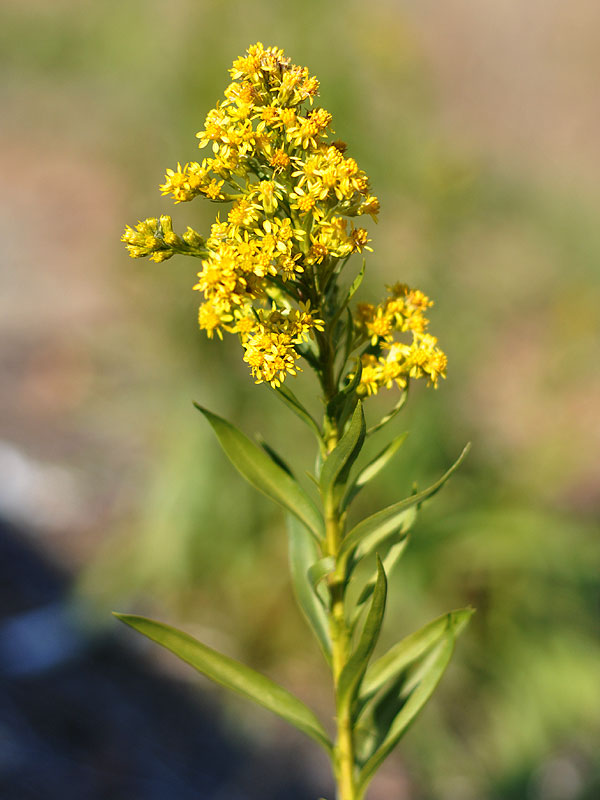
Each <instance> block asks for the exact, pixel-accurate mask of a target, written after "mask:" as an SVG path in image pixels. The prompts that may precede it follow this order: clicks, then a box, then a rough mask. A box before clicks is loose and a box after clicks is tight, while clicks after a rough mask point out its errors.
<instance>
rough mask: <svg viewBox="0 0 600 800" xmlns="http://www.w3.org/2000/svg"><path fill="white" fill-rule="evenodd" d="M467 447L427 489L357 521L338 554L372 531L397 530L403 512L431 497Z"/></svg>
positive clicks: (382, 532)
mask: <svg viewBox="0 0 600 800" xmlns="http://www.w3.org/2000/svg"><path fill="white" fill-rule="evenodd" d="M469 449H470V445H467V446H466V447H465V448H464V450H463V451H462V453H461V454H460V456H459V457H458V459H457V460H456V461H455V463H454V464H453V465H452V466H451V467H450V469H449V470H448V471H447V472H446V473H445V474H444V475H442V477H441V478H440V479H439V480H438V481H436V482H435V483H434V484H433V485H432V486H430V487H429V488H428V489H424V490H423V491H422V492H417V493H416V494H413V495H412V496H411V497H407V498H406V499H405V500H401V501H400V502H399V503H394V504H393V505H391V506H388V508H384V509H383V510H382V511H378V512H377V513H375V514H372V515H371V516H370V517H367V518H366V519H364V520H363V521H362V522H359V523H358V525H356V526H355V527H354V528H353V529H352V530H351V531H350V532H349V533H348V535H347V536H346V537H345V538H344V540H343V542H342V545H341V548H340V555H343V554H346V553H349V552H351V551H352V550H353V549H354V548H355V547H357V545H359V544H360V543H361V542H362V541H363V540H364V539H365V538H366V537H367V536H369V535H370V534H372V533H375V532H377V535H378V536H380V537H384V536H385V535H387V533H388V532H389V533H392V532H394V531H395V530H397V528H398V527H399V525H400V524H401V523H402V519H403V516H404V514H405V512H406V511H407V510H408V509H409V508H411V507H412V506H418V505H420V504H421V503H422V502H423V501H424V500H427V499H428V498H429V497H432V496H433V495H434V494H435V493H436V492H438V491H439V490H440V489H441V488H442V486H443V485H444V484H445V483H446V481H447V480H448V478H449V477H450V476H451V475H452V473H453V472H454V471H455V470H456V469H458V467H459V466H460V464H461V463H462V461H463V459H464V458H465V456H466V455H467V453H468V451H469Z"/></svg>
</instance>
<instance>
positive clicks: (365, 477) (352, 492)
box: [342, 433, 408, 510]
mask: <svg viewBox="0 0 600 800" xmlns="http://www.w3.org/2000/svg"><path fill="white" fill-rule="evenodd" d="M407 436H408V433H402V434H400V436H396V437H395V438H394V439H392V441H391V442H390V443H389V444H388V445H386V446H385V447H384V448H383V450H382V451H381V452H380V453H379V454H378V455H376V456H375V458H374V459H373V460H372V461H370V462H369V463H368V464H367V466H366V467H365V468H364V469H362V470H361V471H360V472H359V474H358V475H357V476H356V478H355V480H354V481H352V483H351V484H350V486H349V487H348V491H347V492H346V495H345V497H344V499H343V501H342V510H344V509H346V508H348V506H349V505H350V503H351V502H352V501H353V500H354V498H355V497H356V495H357V494H358V493H359V492H360V490H361V489H362V488H363V486H366V485H367V483H369V481H372V480H373V478H375V477H376V476H377V475H379V473H380V472H381V470H382V469H383V468H384V467H385V466H386V465H387V464H388V462H389V461H390V459H391V458H393V456H394V455H395V454H396V453H397V452H398V450H399V449H400V448H401V447H402V445H403V444H404V442H405V440H406V437H407Z"/></svg>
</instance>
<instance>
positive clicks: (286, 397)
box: [275, 385, 321, 440]
mask: <svg viewBox="0 0 600 800" xmlns="http://www.w3.org/2000/svg"><path fill="white" fill-rule="evenodd" d="M275 391H276V392H277V396H278V397H279V399H280V400H281V401H282V402H283V403H285V405H286V406H287V407H288V408H290V409H291V410H292V411H293V412H294V414H296V416H298V417H300V419H301V420H302V421H303V422H305V423H306V424H307V425H308V427H309V428H311V430H312V431H313V432H314V433H315V434H316V435H317V438H318V439H319V440H321V431H320V429H319V426H318V425H317V423H316V422H315V420H314V419H313V417H312V416H311V414H309V412H308V411H307V410H306V409H305V408H304V406H303V405H302V403H301V402H300V400H298V398H297V397H296V395H295V394H294V393H293V392H292V390H291V389H288V387H287V386H283V385H282V386H279V387H278V388H276V389H275Z"/></svg>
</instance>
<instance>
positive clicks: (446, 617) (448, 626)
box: [360, 608, 473, 702]
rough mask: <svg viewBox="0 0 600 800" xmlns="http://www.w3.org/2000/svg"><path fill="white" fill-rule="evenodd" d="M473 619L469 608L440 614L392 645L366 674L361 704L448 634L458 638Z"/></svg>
mask: <svg viewBox="0 0 600 800" xmlns="http://www.w3.org/2000/svg"><path fill="white" fill-rule="evenodd" d="M472 615H473V609H472V608H460V609H458V610H457V611H450V612H449V613H448V614H442V616H440V617H437V618H436V619H434V620H432V622H429V623H428V624H427V625H425V626H423V627H422V628H420V629H419V630H418V631H415V633H411V634H410V636H407V637H406V638H404V639H402V641H401V642H398V644H396V645H394V646H393V647H392V648H391V649H390V650H388V652H387V653H385V655H383V656H381V658H378V659H377V661H375V662H374V663H373V664H371V666H370V667H369V669H368V670H367V673H366V675H365V677H364V679H363V682H362V685H361V690H360V700H361V702H365V701H366V700H368V699H369V698H370V697H372V696H373V695H375V694H376V693H377V692H378V691H379V690H380V689H381V688H382V687H383V686H384V685H385V684H386V683H388V682H389V681H393V680H395V679H396V678H397V677H398V676H399V675H401V674H402V673H403V672H404V670H406V669H407V667H409V666H411V665H412V664H414V663H415V662H416V661H418V660H419V659H420V658H422V657H423V656H424V655H425V654H426V653H427V652H429V651H430V650H431V649H432V648H434V647H436V646H437V645H438V644H439V643H440V641H441V640H442V638H443V637H444V636H445V635H446V634H447V632H448V631H449V630H450V631H452V632H453V634H454V636H458V634H459V633H460V632H461V631H462V629H463V628H464V627H465V625H466V624H467V622H468V621H469V619H470V618H471V616H472Z"/></svg>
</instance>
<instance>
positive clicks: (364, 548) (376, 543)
mask: <svg viewBox="0 0 600 800" xmlns="http://www.w3.org/2000/svg"><path fill="white" fill-rule="evenodd" d="M417 513H418V508H417V506H411V507H410V508H407V509H406V511H404V512H403V513H402V516H401V517H399V519H398V521H397V527H396V528H394V530H393V531H391V532H390V531H389V530H387V529H386V528H385V527H381V528H378V529H377V530H375V531H373V533H371V534H369V535H368V536H366V537H365V538H364V539H363V540H362V541H361V542H360V544H359V545H358V547H357V548H356V550H355V552H354V558H353V561H354V563H358V562H359V561H360V560H361V559H362V558H364V557H365V556H368V555H369V553H373V552H374V551H375V550H376V549H377V548H378V547H381V545H383V544H384V542H386V541H387V540H388V539H389V538H390V536H393V537H394V539H403V538H404V537H405V536H406V534H407V533H408V532H409V530H410V529H411V528H412V526H413V525H414V524H415V521H416V519H417ZM385 574H386V575H388V574H389V573H388V572H387V570H386V573H385Z"/></svg>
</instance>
